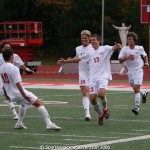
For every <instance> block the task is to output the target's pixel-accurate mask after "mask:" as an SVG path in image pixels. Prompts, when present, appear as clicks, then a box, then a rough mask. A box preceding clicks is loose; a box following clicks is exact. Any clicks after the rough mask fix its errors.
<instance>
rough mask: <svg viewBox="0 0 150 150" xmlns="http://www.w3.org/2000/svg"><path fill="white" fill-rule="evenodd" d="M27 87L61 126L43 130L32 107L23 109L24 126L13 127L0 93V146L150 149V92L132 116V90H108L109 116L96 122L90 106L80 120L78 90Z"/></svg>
mask: <svg viewBox="0 0 150 150" xmlns="http://www.w3.org/2000/svg"><path fill="white" fill-rule="evenodd" d="M29 90H30V91H32V92H33V93H35V94H36V95H37V96H39V98H41V99H43V101H44V103H45V106H46V108H47V109H48V111H49V114H50V116H51V119H52V121H53V122H55V123H56V124H57V125H59V126H61V127H62V130H61V131H46V129H45V122H44V120H43V119H42V118H41V117H40V116H39V114H38V111H37V109H36V108H33V109H28V110H27V112H26V117H25V119H24V124H25V125H26V126H27V127H28V129H27V130H21V129H14V125H15V121H14V120H12V116H11V114H10V112H9V110H8V107H7V106H6V102H5V99H4V97H1V101H0V150H19V149H20V150H30V149H32V150H36V149H43V150H52V149H54V148H55V149H58V150H61V149H62V150H64V149H65V148H66V149H67V148H68V149H71V148H72V146H77V147H76V149H80V148H82V149H87V150H90V149H93V150H96V149H99V150H106V149H110V150H149V149H150V148H149V147H150V117H149V115H150V111H149V110H150V101H149V98H150V95H148V101H147V103H146V104H142V103H141V107H140V112H139V115H138V116H135V115H134V114H133V113H132V112H131V109H132V108H133V107H134V95H133V93H132V92H117V91H116V92H114V91H108V93H107V99H108V104H109V109H110V113H111V116H110V118H109V119H108V120H106V119H105V120H104V124H103V125H102V126H99V125H98V123H97V118H96V116H97V115H96V113H95V111H94V110H93V107H92V106H91V115H92V120H91V121H89V122H86V121H84V111H83V108H82V102H81V92H80V91H79V90H46V89H29ZM17 110H18V107H17ZM146 135H147V136H146ZM93 143H94V144H93ZM81 145H82V146H81Z"/></svg>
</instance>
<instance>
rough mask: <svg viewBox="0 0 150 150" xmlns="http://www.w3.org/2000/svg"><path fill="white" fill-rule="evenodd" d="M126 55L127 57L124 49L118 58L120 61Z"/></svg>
mask: <svg viewBox="0 0 150 150" xmlns="http://www.w3.org/2000/svg"><path fill="white" fill-rule="evenodd" d="M125 55H126V54H125V51H124V50H123V49H121V51H120V53H119V56H118V59H120V58H123V57H124V56H125Z"/></svg>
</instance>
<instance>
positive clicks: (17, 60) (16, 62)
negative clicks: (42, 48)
mask: <svg viewBox="0 0 150 150" xmlns="http://www.w3.org/2000/svg"><path fill="white" fill-rule="evenodd" d="M4 63H5V60H4V58H3V55H2V53H1V54H0V67H1V66H2V64H4ZM13 64H14V65H15V66H17V67H18V68H19V67H20V66H22V65H24V62H23V61H22V60H21V58H20V57H19V56H18V55H17V54H14V60H13ZM2 87H3V83H2V79H1V77H0V88H2Z"/></svg>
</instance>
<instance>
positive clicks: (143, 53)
mask: <svg viewBox="0 0 150 150" xmlns="http://www.w3.org/2000/svg"><path fill="white" fill-rule="evenodd" d="M141 55H142V56H144V57H145V56H147V54H146V52H145V50H144V48H143V46H142V48H141Z"/></svg>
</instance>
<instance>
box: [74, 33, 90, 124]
mask: <svg viewBox="0 0 150 150" xmlns="http://www.w3.org/2000/svg"><path fill="white" fill-rule="evenodd" d="M90 37H91V32H90V31H88V30H83V31H82V32H81V42H82V45H81V46H78V47H76V56H78V57H80V56H82V55H84V54H85V53H86V52H87V51H88V50H91V49H92V46H91V44H90ZM89 75H90V72H89V63H88V62H86V61H84V60H83V61H80V62H79V85H80V89H81V92H82V103H83V108H84V110H85V120H86V121H89V120H91V115H90V111H89V110H90V101H89Z"/></svg>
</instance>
